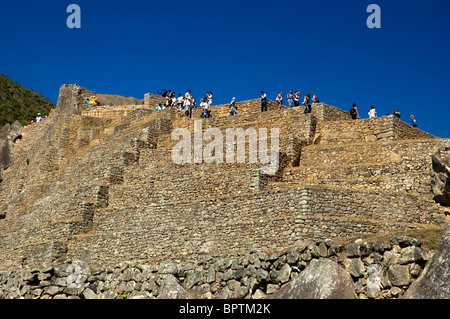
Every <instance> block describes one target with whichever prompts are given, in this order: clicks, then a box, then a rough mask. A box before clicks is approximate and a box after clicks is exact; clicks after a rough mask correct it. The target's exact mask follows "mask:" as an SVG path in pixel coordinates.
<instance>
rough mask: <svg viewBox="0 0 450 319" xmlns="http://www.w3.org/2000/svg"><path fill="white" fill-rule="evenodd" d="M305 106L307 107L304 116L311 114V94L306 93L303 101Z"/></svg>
mask: <svg viewBox="0 0 450 319" xmlns="http://www.w3.org/2000/svg"><path fill="white" fill-rule="evenodd" d="M303 105H304V106H305V112H303V114H309V113H311V94H310V93H306V95H305V98H304V99H303Z"/></svg>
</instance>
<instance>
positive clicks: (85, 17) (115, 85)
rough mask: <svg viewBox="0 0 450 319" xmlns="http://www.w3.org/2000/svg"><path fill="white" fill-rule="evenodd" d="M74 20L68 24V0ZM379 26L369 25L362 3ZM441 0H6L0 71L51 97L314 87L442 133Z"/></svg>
mask: <svg viewBox="0 0 450 319" xmlns="http://www.w3.org/2000/svg"><path fill="white" fill-rule="evenodd" d="M72 3H74V4H78V5H79V6H80V8H81V29H69V28H68V27H67V25H66V20H67V18H68V17H69V15H70V13H67V12H66V9H67V6H68V5H69V4H72ZM371 3H375V4H378V5H379V6H380V8H381V29H369V28H368V27H367V25H366V20H367V18H368V16H369V15H370V13H367V12H366V9H367V7H368V5H369V4H371ZM449 21H450V1H448V0H429V1H424V0H421V1H418V0H412V1H406V0H389V1H387V0H370V1H365V0H339V1H336V0H315V1H301V0H296V1H285V0H278V1H265V0H258V1H254V0H241V1H235V0H229V1H196V0H192V1H174V0H169V1H152V0H150V1H135V0H128V1H115V0H110V1H95V0H91V1H87V0H70V1H64V0H43V1H31V0H28V1H24V0H17V1H5V0H2V2H1V4H0V46H1V50H0V73H2V74H6V75H8V76H9V77H10V78H11V79H12V80H14V81H16V82H18V83H20V84H22V85H25V86H27V87H29V88H32V89H33V90H35V91H37V92H40V93H42V94H43V95H44V96H46V97H48V98H50V99H51V100H52V101H53V102H55V103H56V101H57V98H58V92H59V87H60V86H61V85H62V84H72V83H77V84H79V85H81V86H83V87H85V88H87V89H90V90H93V91H96V92H97V93H105V94H120V95H125V96H134V97H136V98H143V97H144V94H145V93H148V92H150V93H156V91H157V90H158V89H161V88H163V89H171V90H173V91H175V92H177V93H184V92H186V91H187V90H188V89H191V90H192V93H193V95H194V97H196V98H197V99H200V98H201V97H203V96H204V95H205V92H206V91H212V92H213V93H214V104H221V103H228V102H229V101H230V100H231V98H232V97H234V96H235V97H236V98H237V100H238V101H239V100H247V99H253V98H257V97H258V96H259V92H260V91H261V90H264V91H265V92H266V93H267V94H268V97H269V98H271V99H273V100H275V97H276V94H277V93H278V92H279V91H280V90H282V91H283V92H284V95H285V94H286V93H287V92H288V90H289V89H292V90H294V91H295V90H299V91H300V92H301V94H302V95H304V94H305V93H306V92H311V93H313V94H314V93H315V94H317V95H318V96H319V98H320V99H321V101H323V102H325V103H327V104H330V105H334V106H336V107H338V108H341V109H344V110H349V109H350V107H351V105H352V104H353V103H356V104H357V105H358V108H359V111H360V114H361V115H362V117H363V118H366V117H367V112H368V109H369V107H370V106H371V105H372V104H373V105H375V107H376V109H377V111H378V114H379V115H383V114H386V113H391V112H392V109H393V108H394V107H397V108H398V109H399V110H400V112H401V113H402V120H405V121H407V118H409V115H410V114H414V115H415V117H416V119H417V121H418V124H419V128H421V129H423V130H425V131H427V132H430V133H432V134H434V135H436V136H439V137H447V138H449V137H450V124H449V120H450V102H449V97H448V93H449V87H450V85H449V84H450V80H449V74H450V62H449V57H450V40H449V34H450V32H449V31H450V25H449V24H450V22H449Z"/></svg>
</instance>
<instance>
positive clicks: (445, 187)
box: [431, 156, 450, 206]
mask: <svg viewBox="0 0 450 319" xmlns="http://www.w3.org/2000/svg"><path fill="white" fill-rule="evenodd" d="M432 164H433V165H432V167H433V171H432V175H431V191H432V193H433V199H434V200H435V201H436V202H438V203H440V204H442V205H445V206H450V168H449V167H448V166H447V165H446V163H445V162H444V161H443V160H441V159H440V158H438V157H436V156H432Z"/></svg>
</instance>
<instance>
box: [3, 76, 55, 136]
mask: <svg viewBox="0 0 450 319" xmlns="http://www.w3.org/2000/svg"><path fill="white" fill-rule="evenodd" d="M55 107H56V106H55V104H54V103H53V102H51V101H50V100H49V99H46V98H45V97H44V96H42V94H40V93H36V92H34V91H33V90H31V89H28V88H26V87H24V86H22V85H20V84H18V83H16V82H14V81H12V80H11V79H10V78H8V77H7V76H6V75H3V74H0V128H1V127H3V126H5V125H6V124H8V123H9V124H11V123H13V122H15V121H16V120H17V121H19V122H20V123H21V124H22V125H28V123H29V122H30V121H31V120H32V119H35V118H36V115H37V113H41V114H42V115H48V114H49V112H50V110H51V109H54V108H55Z"/></svg>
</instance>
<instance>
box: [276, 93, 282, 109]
mask: <svg viewBox="0 0 450 319" xmlns="http://www.w3.org/2000/svg"><path fill="white" fill-rule="evenodd" d="M276 102H277V103H278V106H279V107H280V108H281V107H282V106H283V91H280V93H278V95H277V98H276Z"/></svg>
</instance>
